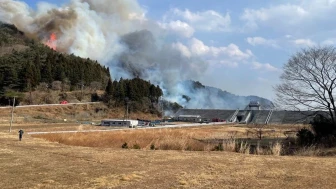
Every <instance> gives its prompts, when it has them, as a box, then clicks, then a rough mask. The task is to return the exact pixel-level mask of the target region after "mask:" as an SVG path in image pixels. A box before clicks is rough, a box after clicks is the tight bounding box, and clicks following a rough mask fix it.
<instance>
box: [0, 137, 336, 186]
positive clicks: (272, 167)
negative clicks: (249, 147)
mask: <svg viewBox="0 0 336 189" xmlns="http://www.w3.org/2000/svg"><path fill="white" fill-rule="evenodd" d="M23 139H24V140H23V141H21V142H19V141H18V139H17V135H16V133H12V134H8V133H1V132H0V167H1V170H2V171H1V172H0V178H1V182H0V188H335V187H336V179H334V178H335V177H336V171H335V168H336V158H332V157H328V158H315V157H275V156H254V155H244V154H235V153H226V152H186V151H144V150H119V149H107V148H86V147H74V146H66V145H61V144H58V143H50V142H46V141H44V140H41V139H36V138H32V137H30V136H29V135H24V138H23Z"/></svg>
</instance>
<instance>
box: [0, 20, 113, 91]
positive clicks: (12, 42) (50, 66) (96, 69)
mask: <svg viewBox="0 0 336 189" xmlns="http://www.w3.org/2000/svg"><path fill="white" fill-rule="evenodd" d="M109 78H110V73H109V69H108V68H106V67H104V66H101V65H100V64H99V63H98V62H97V61H93V60H90V59H83V58H80V57H77V56H74V55H67V54H62V53H58V52H56V51H54V50H52V49H50V48H49V47H47V46H46V45H44V44H41V43H38V42H36V41H34V40H31V39H28V38H27V37H25V36H24V33H22V32H20V31H18V30H17V29H16V27H15V26H13V25H9V24H4V23H0V95H1V94H3V93H4V92H5V91H6V90H10V89H11V90H16V91H22V92H24V91H31V90H32V89H35V88H36V87H37V86H38V85H39V84H40V83H45V84H51V83H52V82H53V81H61V82H62V83H64V84H66V85H67V86H69V87H70V89H72V88H74V87H78V85H83V84H85V85H89V84H91V83H92V82H98V83H100V84H101V86H106V85H107V82H108V80H109Z"/></svg>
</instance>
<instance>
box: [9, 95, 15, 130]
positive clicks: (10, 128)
mask: <svg viewBox="0 0 336 189" xmlns="http://www.w3.org/2000/svg"><path fill="white" fill-rule="evenodd" d="M14 105H15V96H14V101H13V106H12V118H11V121H10V126H9V132H12V123H13V117H14Z"/></svg>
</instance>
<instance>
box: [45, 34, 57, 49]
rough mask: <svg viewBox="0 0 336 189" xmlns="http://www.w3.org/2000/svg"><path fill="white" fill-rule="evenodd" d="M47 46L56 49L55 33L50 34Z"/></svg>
mask: <svg viewBox="0 0 336 189" xmlns="http://www.w3.org/2000/svg"><path fill="white" fill-rule="evenodd" d="M47 46H48V47H50V48H51V49H53V50H56V49H57V36H56V34H55V33H52V34H50V38H49V40H48V41H47Z"/></svg>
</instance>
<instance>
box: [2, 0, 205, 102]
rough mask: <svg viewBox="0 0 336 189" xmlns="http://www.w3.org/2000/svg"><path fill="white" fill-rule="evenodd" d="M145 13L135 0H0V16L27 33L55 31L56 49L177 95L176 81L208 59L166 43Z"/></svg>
mask: <svg viewBox="0 0 336 189" xmlns="http://www.w3.org/2000/svg"><path fill="white" fill-rule="evenodd" d="M145 13H146V11H145V10H144V9H143V8H142V7H141V6H140V5H139V4H138V3H137V1H135V0H113V1H110V0H72V1H70V2H68V3H67V4H65V5H63V6H61V7H58V6H56V5H52V4H49V3H46V2H40V3H38V4H37V8H36V10H34V9H32V8H30V7H29V6H28V5H27V4H26V3H24V2H22V1H14V0H0V20H1V21H2V22H7V23H11V24H14V25H15V26H16V27H18V29H19V30H21V31H23V32H25V34H26V35H27V36H30V37H32V38H35V39H38V40H41V41H42V42H46V41H47V40H48V38H49V36H50V35H51V34H55V35H56V36H57V41H56V43H57V51H60V52H66V53H70V54H71V53H73V54H75V55H78V56H81V57H84V58H86V57H89V58H91V59H94V60H98V61H99V62H100V63H101V64H104V65H106V66H109V67H110V70H111V72H112V73H111V75H112V77H113V78H114V79H119V78H120V77H123V78H132V77H136V76H138V77H140V78H143V79H146V80H150V81H151V82H152V83H154V84H158V85H160V86H161V87H162V88H163V89H164V91H165V93H166V94H168V91H169V94H170V96H171V97H174V96H176V95H180V92H181V91H180V89H179V88H177V87H176V85H177V83H178V82H179V81H182V80H185V79H197V78H198V76H199V75H200V74H201V73H202V72H204V70H205V69H206V68H207V63H206V62H204V61H201V59H199V58H197V57H192V56H191V55H185V54H184V53H183V52H182V51H181V50H180V48H179V46H178V45H177V44H178V43H176V42H170V43H168V42H166V41H165V36H164V34H165V33H166V31H164V29H163V28H161V27H160V26H159V24H157V23H156V22H153V21H151V20H149V19H147V18H146V16H145ZM187 95H188V94H187ZM175 99H176V98H175Z"/></svg>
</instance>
